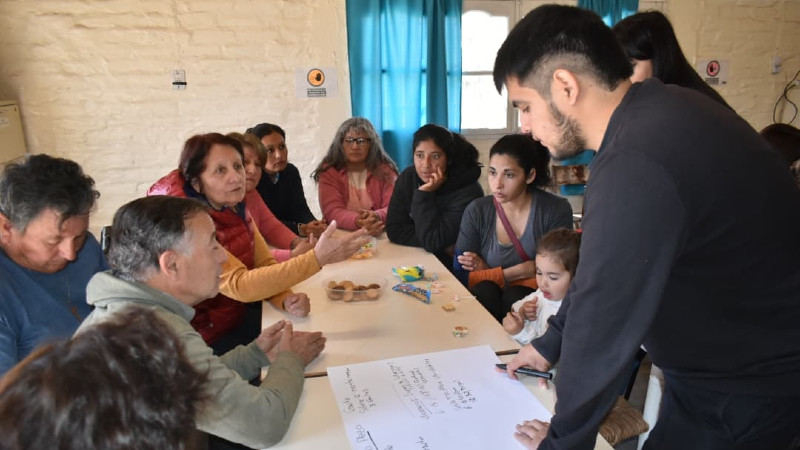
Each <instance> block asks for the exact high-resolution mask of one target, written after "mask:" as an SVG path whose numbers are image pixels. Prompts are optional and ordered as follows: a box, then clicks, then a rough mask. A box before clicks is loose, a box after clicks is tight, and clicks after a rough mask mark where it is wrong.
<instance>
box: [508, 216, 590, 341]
mask: <svg viewBox="0 0 800 450" xmlns="http://www.w3.org/2000/svg"><path fill="white" fill-rule="evenodd" d="M580 246H581V235H580V233H578V232H577V231H573V230H568V229H566V228H558V229H555V230H553V231H550V232H549V233H547V234H545V235H544V236H543V237H542V239H540V240H539V242H538V245H537V246H536V283H537V284H538V285H539V289H537V290H536V291H534V292H532V293H530V294H528V295H526V296H525V297H523V298H522V300H518V301H517V302H515V303H514V304H513V305H512V307H511V308H512V310H511V311H510V312H509V313H508V314H506V317H505V318H503V329H504V330H506V332H507V333H508V334H510V335H512V337H513V338H514V339H516V341H517V342H519V344H520V345H527V344H528V343H530V342H531V341H532V340H533V339H536V338H537V337H539V336H541V335H543V334H544V332H545V331H547V319H549V318H550V316H552V315H554V314H555V313H557V312H558V309H559V308H560V307H561V300H563V299H564V296H566V295H567V290H568V289H569V284H570V282H571V281H572V278H573V277H575V269H576V268H577V267H578V257H579V250H580Z"/></svg>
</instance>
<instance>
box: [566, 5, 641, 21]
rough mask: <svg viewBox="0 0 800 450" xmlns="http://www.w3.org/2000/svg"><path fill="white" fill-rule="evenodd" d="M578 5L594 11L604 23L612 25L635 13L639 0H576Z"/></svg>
mask: <svg viewBox="0 0 800 450" xmlns="http://www.w3.org/2000/svg"><path fill="white" fill-rule="evenodd" d="M578 7H579V8H583V9H589V10H592V11H594V12H596V13H597V15H599V16H600V17H602V18H603V22H605V23H606V25H608V26H610V27H613V26H614V25H615V24H616V23H617V22H619V21H620V20H622V19H624V18H626V17H628V16H630V15H631V14H636V11H638V10H639V0H578Z"/></svg>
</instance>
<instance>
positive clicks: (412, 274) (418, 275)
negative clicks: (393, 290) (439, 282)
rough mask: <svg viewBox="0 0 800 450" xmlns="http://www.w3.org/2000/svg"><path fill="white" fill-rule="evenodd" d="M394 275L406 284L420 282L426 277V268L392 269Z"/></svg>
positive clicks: (404, 267)
mask: <svg viewBox="0 0 800 450" xmlns="http://www.w3.org/2000/svg"><path fill="white" fill-rule="evenodd" d="M392 273H393V274H394V275H395V276H396V277H397V278H398V279H400V281H402V282H404V283H408V282H409V281H419V280H421V279H423V278H424V277H425V268H424V267H422V266H401V267H392Z"/></svg>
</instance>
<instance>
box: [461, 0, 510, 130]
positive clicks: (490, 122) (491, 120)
mask: <svg viewBox="0 0 800 450" xmlns="http://www.w3.org/2000/svg"><path fill="white" fill-rule="evenodd" d="M516 12H517V2H516V1H514V0H496V1H470V0H467V1H465V2H464V9H463V12H462V15H461V58H462V59H461V65H462V68H461V130H462V131H463V132H464V133H465V134H471V135H480V134H491V135H503V134H508V133H510V132H512V131H513V130H515V129H516V128H517V126H516V124H517V123H518V121H517V115H516V112H515V110H514V108H512V107H511V105H509V103H508V97H507V95H506V93H505V90H503V94H502V95H498V94H497V89H496V88H495V86H494V80H493V79H492V69H493V68H494V59H495V56H496V55H497V50H498V49H499V48H500V45H502V44H503V41H504V40H505V38H506V36H508V32H509V31H511V27H512V26H513V25H514V23H516Z"/></svg>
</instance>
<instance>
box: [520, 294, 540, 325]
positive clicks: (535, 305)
mask: <svg viewBox="0 0 800 450" xmlns="http://www.w3.org/2000/svg"><path fill="white" fill-rule="evenodd" d="M519 312H520V313H522V317H523V318H524V319H525V320H536V318H537V317H539V297H533V299H531V300H528V301H527V302H525V303H523V304H522V308H520V309H519Z"/></svg>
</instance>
